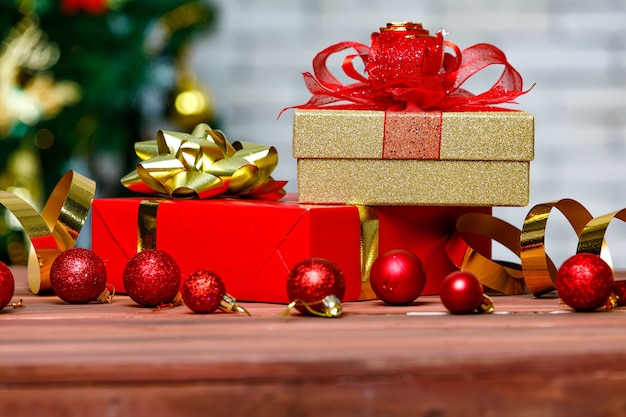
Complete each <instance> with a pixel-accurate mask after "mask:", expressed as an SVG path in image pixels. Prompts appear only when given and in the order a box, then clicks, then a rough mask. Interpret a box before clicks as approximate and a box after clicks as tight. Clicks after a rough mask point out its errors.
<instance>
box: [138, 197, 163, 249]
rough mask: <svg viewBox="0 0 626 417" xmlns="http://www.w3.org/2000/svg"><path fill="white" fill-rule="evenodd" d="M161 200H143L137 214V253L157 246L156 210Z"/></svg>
mask: <svg viewBox="0 0 626 417" xmlns="http://www.w3.org/2000/svg"><path fill="white" fill-rule="evenodd" d="M161 201H163V200H143V201H142V202H141V203H139V213H138V215H137V253H139V252H141V251H142V250H144V249H156V247H157V234H156V231H157V211H158V210H159V204H161Z"/></svg>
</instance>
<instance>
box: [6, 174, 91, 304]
mask: <svg viewBox="0 0 626 417" xmlns="http://www.w3.org/2000/svg"><path fill="white" fill-rule="evenodd" d="M95 192H96V184H95V182H94V181H92V180H91V179H89V178H87V177H84V176H82V175H80V174H78V173H77V172H74V171H68V172H67V173H66V174H65V175H64V176H63V177H62V178H61V180H59V182H58V183H57V185H56V186H55V188H54V190H53V191H52V194H51V195H50V197H49V198H48V201H47V202H46V204H45V206H44V208H43V210H42V212H41V215H40V214H39V213H38V212H37V210H35V209H34V208H33V207H32V206H31V205H30V204H29V203H27V202H26V201H24V200H22V199H21V198H19V197H18V196H16V195H14V194H11V193H9V192H7V191H0V205H2V206H4V207H5V208H6V209H7V210H9V211H10V212H11V213H12V214H13V215H14V216H15V217H16V218H17V220H18V221H19V222H20V224H21V225H22V227H23V228H24V232H25V233H26V235H27V236H28V238H29V239H30V243H31V247H30V253H29V258H28V284H29V287H30V290H31V292H32V293H33V294H39V293H43V292H47V291H50V290H51V289H52V287H51V285H50V267H51V266H52V262H53V261H54V259H55V258H56V257H57V255H59V254H60V253H61V252H63V251H64V250H67V249H71V248H73V247H74V245H75V244H76V240H77V239H78V235H79V233H80V230H81V229H82V227H83V225H84V224H85V220H86V219H87V215H88V214H89V209H90V208H91V201H92V200H93V197H94V195H95Z"/></svg>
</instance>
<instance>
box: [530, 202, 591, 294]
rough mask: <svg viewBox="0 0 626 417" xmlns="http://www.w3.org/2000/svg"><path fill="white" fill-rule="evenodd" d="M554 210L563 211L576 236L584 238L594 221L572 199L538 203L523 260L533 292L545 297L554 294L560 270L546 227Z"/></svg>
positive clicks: (533, 213) (532, 215) (587, 212)
mask: <svg viewBox="0 0 626 417" xmlns="http://www.w3.org/2000/svg"><path fill="white" fill-rule="evenodd" d="M552 209H557V210H559V211H560V212H561V213H562V214H563V215H564V216H565V218H566V219H567V221H568V222H569V223H570V225H571V226H572V228H573V229H574V232H576V236H577V237H580V235H581V232H582V231H583V228H584V227H585V225H586V224H587V222H589V221H590V220H591V219H592V216H591V213H589V211H587V209H586V208H585V207H584V206H583V205H582V204H580V203H579V202H577V201H575V200H572V199H562V200H559V201H552V202H548V203H542V204H537V205H536V206H534V207H533V208H532V209H530V211H529V212H528V214H527V216H526V219H525V220H524V226H523V228H522V234H521V240H520V244H521V255H520V256H521V259H522V269H523V271H524V278H525V279H526V284H527V285H528V288H529V290H530V292H531V293H532V294H533V295H535V296H541V295H543V294H546V293H548V292H550V291H553V290H554V289H555V288H556V287H555V286H554V282H555V278H556V271H557V268H556V267H555V265H554V263H553V262H552V261H551V260H550V258H549V257H548V256H547V254H546V249H545V236H546V227H547V223H548V219H549V216H550V212H551V211H552Z"/></svg>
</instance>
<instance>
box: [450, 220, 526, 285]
mask: <svg viewBox="0 0 626 417" xmlns="http://www.w3.org/2000/svg"><path fill="white" fill-rule="evenodd" d="M456 227H457V231H458V232H459V233H460V234H461V236H462V237H463V239H464V240H465V241H466V242H467V244H468V246H467V250H466V252H465V257H464V258H463V261H462V262H461V265H460V269H461V270H462V271H466V272H471V273H473V274H474V275H476V277H478V279H479V280H480V282H481V283H482V284H483V285H485V286H486V287H488V288H491V289H492V290H495V291H498V292H501V293H504V294H523V293H525V292H526V286H525V284H524V276H523V273H522V270H521V267H520V266H519V265H515V264H510V263H506V262H501V261H493V260H491V259H490V258H489V257H487V256H485V255H483V254H481V253H480V252H478V251H476V250H475V249H474V246H475V245H472V241H471V238H472V236H471V235H480V236H486V237H488V238H490V239H493V240H495V241H497V242H499V243H500V244H502V245H503V246H505V247H506V248H508V249H509V250H510V251H511V252H513V253H514V254H516V255H517V256H519V255H520V243H519V242H520V231H519V229H517V228H516V227H514V226H512V225H510V224H509V223H507V222H505V221H503V220H500V219H497V218H495V217H493V216H490V215H488V214H483V213H467V214H464V215H462V216H461V217H459V219H458V220H457V223H456Z"/></svg>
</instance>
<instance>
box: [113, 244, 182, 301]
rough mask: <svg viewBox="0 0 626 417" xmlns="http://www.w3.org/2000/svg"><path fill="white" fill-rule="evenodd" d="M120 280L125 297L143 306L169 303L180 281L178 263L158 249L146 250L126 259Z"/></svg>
mask: <svg viewBox="0 0 626 417" xmlns="http://www.w3.org/2000/svg"><path fill="white" fill-rule="evenodd" d="M122 279H123V282H124V288H125V289H126V293H127V294H128V296H129V297H130V298H131V299H132V300H133V301H134V302H136V303H137V304H141V305H142V306H146V307H158V306H160V305H163V304H168V303H171V302H172V301H173V300H174V298H175V297H176V294H178V290H179V289H180V284H181V276H180V268H179V267H178V264H177V263H176V261H175V260H174V258H173V257H172V256H171V255H170V254H169V253H167V252H164V251H162V250H159V249H147V250H144V251H141V252H139V253H137V254H136V255H134V256H133V257H132V258H130V260H129V261H128V263H127V264H126V267H125V268H124V274H123V276H122Z"/></svg>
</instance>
